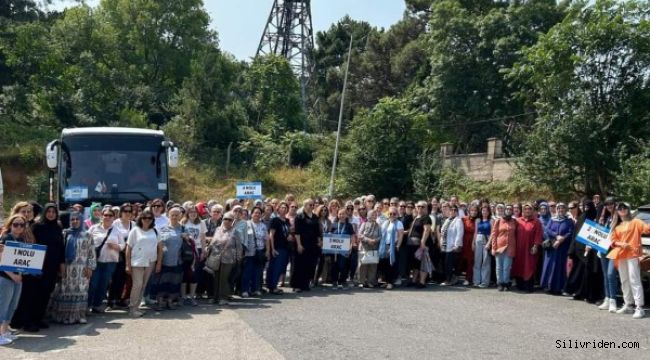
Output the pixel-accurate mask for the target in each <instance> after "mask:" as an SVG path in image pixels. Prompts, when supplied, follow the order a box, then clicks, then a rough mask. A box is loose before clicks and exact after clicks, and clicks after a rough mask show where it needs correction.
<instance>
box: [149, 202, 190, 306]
mask: <svg viewBox="0 0 650 360" xmlns="http://www.w3.org/2000/svg"><path fill="white" fill-rule="evenodd" d="M167 214H168V216H169V224H167V225H165V226H163V227H162V228H161V229H160V230H159V233H160V243H161V244H162V248H163V250H162V253H163V254H162V266H161V268H160V272H159V273H156V274H154V275H153V276H152V284H153V287H152V291H151V292H152V293H153V294H152V295H155V296H156V305H155V307H154V309H155V310H156V311H162V310H163V308H167V309H169V310H173V309H175V308H176V305H177V304H178V302H179V300H180V294H181V282H182V280H183V262H182V260H181V248H182V246H183V241H186V240H185V239H186V238H187V233H186V232H185V228H184V227H183V225H181V223H180V220H181V208H178V207H173V208H171V209H170V210H169V211H168V212H167ZM188 240H189V239H188Z"/></svg>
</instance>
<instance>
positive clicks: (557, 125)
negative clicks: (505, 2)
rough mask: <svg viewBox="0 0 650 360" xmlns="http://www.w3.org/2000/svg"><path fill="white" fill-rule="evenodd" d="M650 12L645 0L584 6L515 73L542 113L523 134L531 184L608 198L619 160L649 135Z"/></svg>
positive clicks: (524, 164)
mask: <svg viewBox="0 0 650 360" xmlns="http://www.w3.org/2000/svg"><path fill="white" fill-rule="evenodd" d="M649 11H650V5H649V3H648V2H646V1H626V2H617V1H609V0H598V1H596V2H595V4H593V5H588V3H577V4H575V5H574V6H573V7H572V8H571V10H570V12H569V14H568V15H567V17H566V18H565V19H564V20H563V21H562V22H561V23H560V24H558V25H556V26H555V27H553V28H552V29H551V30H550V31H549V32H548V34H546V35H543V36H542V37H541V38H540V40H539V42H538V43H537V44H535V45H534V46H531V47H530V48H528V49H526V50H525V52H524V58H523V59H522V61H521V62H519V63H517V64H516V66H514V67H513V69H512V70H510V73H509V76H510V77H511V79H513V81H516V82H517V83H518V85H517V86H519V87H520V89H521V91H520V92H519V95H520V96H521V97H522V98H523V99H524V100H525V101H526V102H527V104H529V105H530V106H533V107H534V108H535V110H536V111H537V113H538V118H537V121H536V123H535V124H534V126H532V127H531V128H527V129H524V131H522V137H523V140H524V141H523V142H522V144H523V146H522V147H521V149H520V152H521V157H520V159H521V161H520V165H521V167H522V169H523V170H524V171H525V173H526V175H527V176H528V177H529V178H530V179H532V180H533V181H536V182H538V183H543V184H549V185H552V186H555V187H556V188H557V189H558V190H570V191H573V192H577V193H593V192H596V191H597V192H599V193H602V194H605V193H607V192H608V191H609V190H611V188H612V184H613V183H614V179H615V174H616V173H617V172H619V171H620V169H621V160H620V159H621V158H627V157H629V156H630V155H633V154H637V153H639V152H640V148H641V144H642V143H641V142H640V141H647V140H648V139H649V138H650V117H649V116H650V115H649V114H648V111H647V110H648V105H647V104H648V103H650V89H649V88H648V68H650V51H649V50H650V21H649V20H648V18H647V14H648V12H649Z"/></svg>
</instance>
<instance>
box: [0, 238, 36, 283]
mask: <svg viewBox="0 0 650 360" xmlns="http://www.w3.org/2000/svg"><path fill="white" fill-rule="evenodd" d="M45 250H47V246H45V245H36V244H25V243H21V242H17V241H7V242H6V243H5V249H4V251H3V252H2V258H0V271H12V272H19V273H24V274H32V275H40V273H41V271H42V270H43V260H45Z"/></svg>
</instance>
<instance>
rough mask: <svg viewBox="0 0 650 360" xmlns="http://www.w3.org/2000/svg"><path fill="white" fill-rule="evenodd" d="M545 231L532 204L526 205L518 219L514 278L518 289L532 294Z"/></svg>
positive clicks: (513, 264)
mask: <svg viewBox="0 0 650 360" xmlns="http://www.w3.org/2000/svg"><path fill="white" fill-rule="evenodd" d="M543 237H544V230H542V223H541V222H540V221H539V219H537V217H536V216H535V213H534V209H533V205H532V204H529V203H527V204H524V205H523V207H522V216H521V217H519V218H518V219H517V236H516V238H517V249H516V251H515V258H514V260H513V262H512V277H514V278H515V280H516V281H517V288H518V289H519V290H521V291H526V292H529V293H532V292H533V290H534V285H535V284H534V282H535V270H536V269H537V258H538V257H539V253H540V249H541V246H542V238H543Z"/></svg>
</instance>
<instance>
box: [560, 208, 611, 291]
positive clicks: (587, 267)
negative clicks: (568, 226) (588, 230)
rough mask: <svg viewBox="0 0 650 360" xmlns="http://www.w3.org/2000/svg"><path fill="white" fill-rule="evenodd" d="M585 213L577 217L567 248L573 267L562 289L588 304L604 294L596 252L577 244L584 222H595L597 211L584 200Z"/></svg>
mask: <svg viewBox="0 0 650 360" xmlns="http://www.w3.org/2000/svg"><path fill="white" fill-rule="evenodd" d="M583 207H584V209H585V212H584V213H582V214H581V215H579V216H578V221H577V222H576V227H575V229H574V231H573V239H571V246H570V247H569V257H570V258H571V259H572V260H573V266H572V267H571V272H570V273H569V278H568V279H567V283H566V285H565V287H564V292H566V293H568V294H571V295H573V298H574V299H576V300H585V301H587V302H589V303H595V302H598V301H601V300H602V299H603V297H604V296H605V294H604V289H603V271H602V268H601V266H600V260H599V259H598V255H597V251H596V250H594V249H592V248H591V247H589V246H587V245H585V244H583V243H581V242H579V241H578V240H577V238H578V232H579V231H580V228H581V227H582V225H583V224H584V223H585V220H590V221H596V215H597V214H598V211H597V210H596V206H595V205H594V203H593V202H592V201H591V200H589V199H586V200H585V201H584V202H583Z"/></svg>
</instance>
